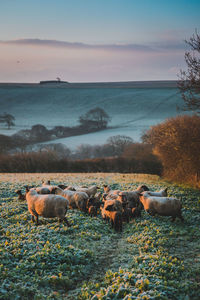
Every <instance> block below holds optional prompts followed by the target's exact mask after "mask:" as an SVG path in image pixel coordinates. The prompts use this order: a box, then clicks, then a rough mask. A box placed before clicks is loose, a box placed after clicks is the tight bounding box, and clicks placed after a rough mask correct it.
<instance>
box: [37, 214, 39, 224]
mask: <svg viewBox="0 0 200 300" xmlns="http://www.w3.org/2000/svg"><path fill="white" fill-rule="evenodd" d="M36 225H39V221H38V215H36Z"/></svg>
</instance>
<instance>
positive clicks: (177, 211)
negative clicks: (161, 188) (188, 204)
mask: <svg viewBox="0 0 200 300" xmlns="http://www.w3.org/2000/svg"><path fill="white" fill-rule="evenodd" d="M140 201H141V202H142V204H143V206H144V209H145V210H146V211H147V212H148V213H149V214H151V215H155V214H158V215H161V216H171V217H172V221H174V220H175V219H176V217H179V218H180V219H181V221H183V220H184V219H183V217H182V215H181V208H182V205H181V201H180V200H178V199H176V198H173V197H157V196H149V194H148V192H143V193H142V194H140Z"/></svg>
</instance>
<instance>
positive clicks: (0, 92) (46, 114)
mask: <svg viewBox="0 0 200 300" xmlns="http://www.w3.org/2000/svg"><path fill="white" fill-rule="evenodd" d="M182 104H183V101H182V99H181V95H180V93H179V90H178V88H177V86H176V81H147V82H142V81H141V82H117V83H116V82H113V83H69V84H60V85H54V84H52V85H51V84H50V85H49V84H47V85H46V84H19V83H15V84H13V83H1V84H0V110H1V112H2V113H3V112H7V113H10V114H12V115H14V116H15V119H16V121H15V123H16V126H15V128H14V130H13V131H8V130H6V129H3V128H0V133H3V134H11V133H13V132H14V131H18V130H20V129H25V128H30V127H31V126H32V125H35V124H43V125H45V126H46V127H47V128H52V127H54V126H56V125H63V126H75V125H77V124H78V119H79V117H80V115H82V114H83V113H85V112H87V111H88V110H90V109H91V108H95V107H97V106H98V107H101V108H103V109H104V110H105V111H106V112H107V113H108V114H109V115H110V117H111V118H112V120H111V123H110V125H111V126H117V128H115V129H113V130H111V131H110V132H109V131H104V132H101V133H100V132H99V133H97V134H96V135H95V136H94V134H92V135H89V137H87V136H86V137H85V139H86V140H85V139H84V136H82V137H81V138H79V137H76V139H77V143H78V142H79V140H81V142H82V139H83V142H84V143H90V142H92V143H98V142H99V143H102V142H105V140H106V138H107V137H108V134H109V136H111V135H115V134H118V133H120V134H121V133H123V134H126V135H129V136H131V137H133V138H134V139H135V140H139V137H140V135H141V134H142V132H143V131H144V130H146V129H148V128H149V126H151V125H153V124H156V123H158V122H161V121H162V120H164V119H165V118H168V117H172V116H175V115H177V114H178V112H177V109H176V107H177V105H179V106H181V105H182ZM69 139H70V138H68V140H67V141H69V142H70V141H71V143H73V141H72V139H73V138H71V140H69ZM73 140H74V139H73ZM54 142H55V141H54ZM65 143H66V142H65Z"/></svg>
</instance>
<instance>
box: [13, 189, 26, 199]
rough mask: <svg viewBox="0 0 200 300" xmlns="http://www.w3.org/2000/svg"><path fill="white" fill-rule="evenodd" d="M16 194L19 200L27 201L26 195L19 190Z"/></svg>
mask: <svg viewBox="0 0 200 300" xmlns="http://www.w3.org/2000/svg"><path fill="white" fill-rule="evenodd" d="M15 193H16V194H17V195H18V200H26V195H23V194H22V191H21V190H17V191H15Z"/></svg>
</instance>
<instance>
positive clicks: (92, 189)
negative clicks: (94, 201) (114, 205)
mask: <svg viewBox="0 0 200 300" xmlns="http://www.w3.org/2000/svg"><path fill="white" fill-rule="evenodd" d="M97 189H99V187H98V186H96V185H92V186H90V187H88V188H86V187H82V188H77V189H76V191H77V192H84V193H86V194H88V196H89V197H92V196H94V195H95V194H96V193H97Z"/></svg>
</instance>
